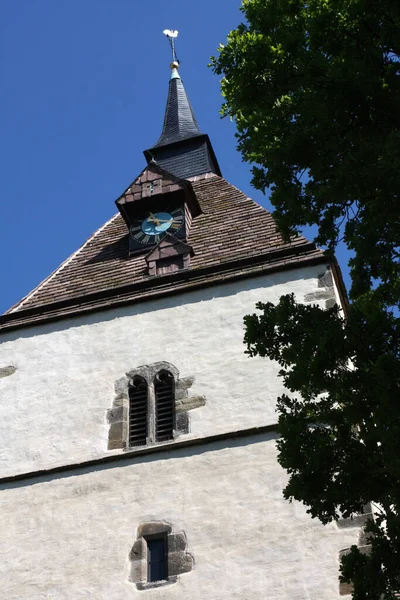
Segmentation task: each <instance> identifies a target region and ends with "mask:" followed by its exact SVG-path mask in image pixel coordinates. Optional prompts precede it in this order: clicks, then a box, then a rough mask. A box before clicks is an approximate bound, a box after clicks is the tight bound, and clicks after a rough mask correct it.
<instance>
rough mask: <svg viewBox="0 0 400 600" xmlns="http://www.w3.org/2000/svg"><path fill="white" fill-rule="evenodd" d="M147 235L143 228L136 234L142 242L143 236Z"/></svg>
mask: <svg viewBox="0 0 400 600" xmlns="http://www.w3.org/2000/svg"><path fill="white" fill-rule="evenodd" d="M145 235H146V234H145V233H144V232H143V231H142V230H140V231H139V232H138V233H137V234H136V235H135V238H136V239H137V240H139V242H142V241H143V238H144V237H145Z"/></svg>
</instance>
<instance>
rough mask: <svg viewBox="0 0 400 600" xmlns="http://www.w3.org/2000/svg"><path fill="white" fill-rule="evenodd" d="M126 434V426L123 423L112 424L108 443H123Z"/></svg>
mask: <svg viewBox="0 0 400 600" xmlns="http://www.w3.org/2000/svg"><path fill="white" fill-rule="evenodd" d="M127 434H128V425H127V423H125V422H120V423H112V424H111V426H110V431H109V433H108V439H109V441H117V440H120V441H125V439H126V436H127Z"/></svg>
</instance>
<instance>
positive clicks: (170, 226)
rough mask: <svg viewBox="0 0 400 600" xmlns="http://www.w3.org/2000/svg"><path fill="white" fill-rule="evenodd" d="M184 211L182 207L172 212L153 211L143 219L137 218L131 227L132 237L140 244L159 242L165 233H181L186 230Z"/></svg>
mask: <svg viewBox="0 0 400 600" xmlns="http://www.w3.org/2000/svg"><path fill="white" fill-rule="evenodd" d="M183 226H184V213H183V209H182V208H176V209H175V210H172V211H171V212H161V211H160V212H151V211H149V213H148V214H147V215H146V216H143V217H142V218H141V219H137V220H135V221H134V222H133V223H132V225H131V229H130V233H131V238H133V240H134V241H135V242H137V244H138V246H139V247H141V246H147V245H153V244H157V243H158V242H159V241H160V240H161V239H162V238H163V237H164V234H165V233H167V232H168V233H172V234H173V235H177V234H179V233H180V232H181V231H182V230H184V227H183Z"/></svg>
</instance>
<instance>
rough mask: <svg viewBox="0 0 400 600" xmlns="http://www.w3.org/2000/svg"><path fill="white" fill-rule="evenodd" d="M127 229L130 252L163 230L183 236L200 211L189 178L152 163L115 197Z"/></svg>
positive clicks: (158, 236) (145, 246)
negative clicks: (176, 174) (187, 179)
mask: <svg viewBox="0 0 400 600" xmlns="http://www.w3.org/2000/svg"><path fill="white" fill-rule="evenodd" d="M116 205H117V207H118V210H119V212H120V213H121V215H122V217H123V219H124V221H125V223H126V225H127V227H128V230H129V254H135V253H136V252H141V251H143V250H146V249H149V248H151V247H153V246H155V245H157V244H158V243H159V242H160V241H161V240H162V239H163V238H164V236H165V235H166V234H172V235H173V236H174V237H175V238H176V239H178V240H186V239H187V237H188V234H189V230H190V226H191V223H192V220H193V219H194V218H195V217H197V216H198V215H199V214H200V213H201V209H200V205H199V202H198V200H197V198H196V194H195V193H194V191H193V187H192V185H191V183H190V181H185V180H184V179H180V178H178V177H175V176H174V175H172V174H171V173H167V172H166V171H165V170H164V169H162V168H160V167H159V166H158V165H156V164H155V163H151V164H150V165H149V166H148V167H146V169H144V170H143V171H142V173H141V174H140V175H139V176H138V177H137V178H136V179H135V181H134V182H133V183H132V184H131V185H130V186H129V188H128V189H127V190H126V191H125V192H124V193H123V194H122V196H120V198H118V200H116Z"/></svg>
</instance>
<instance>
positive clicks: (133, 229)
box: [131, 225, 141, 234]
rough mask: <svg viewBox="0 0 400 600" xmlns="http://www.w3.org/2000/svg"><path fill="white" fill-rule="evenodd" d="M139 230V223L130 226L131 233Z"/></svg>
mask: <svg viewBox="0 0 400 600" xmlns="http://www.w3.org/2000/svg"><path fill="white" fill-rule="evenodd" d="M140 230H141V227H140V225H137V226H136V227H133V226H132V227H131V233H134V234H135V233H137V232H138V231H140Z"/></svg>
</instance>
